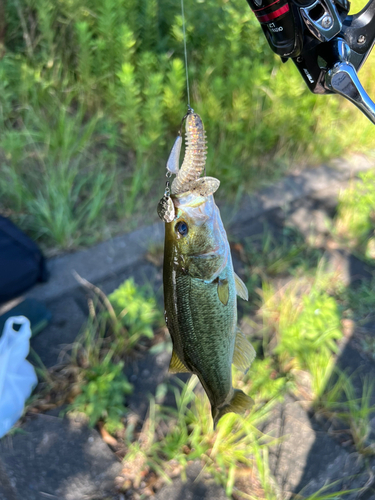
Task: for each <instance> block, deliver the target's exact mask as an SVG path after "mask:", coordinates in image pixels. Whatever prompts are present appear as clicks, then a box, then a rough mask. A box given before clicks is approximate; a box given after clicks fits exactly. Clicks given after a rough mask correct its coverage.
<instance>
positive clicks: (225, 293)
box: [217, 279, 229, 306]
mask: <svg viewBox="0 0 375 500" xmlns="http://www.w3.org/2000/svg"><path fill="white" fill-rule="evenodd" d="M217 293H218V295H219V299H220V302H221V303H222V304H224V305H225V306H226V305H227V304H228V300H229V283H228V280H220V279H219V283H218V285H217Z"/></svg>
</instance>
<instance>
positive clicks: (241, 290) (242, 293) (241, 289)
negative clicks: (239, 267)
mask: <svg viewBox="0 0 375 500" xmlns="http://www.w3.org/2000/svg"><path fill="white" fill-rule="evenodd" d="M234 281H235V283H236V292H237V295H238V296H239V297H241V299H243V300H249V292H248V291H247V288H246V285H245V283H244V282H243V281H242V279H241V278H240V277H239V276H238V275H237V274H236V273H234Z"/></svg>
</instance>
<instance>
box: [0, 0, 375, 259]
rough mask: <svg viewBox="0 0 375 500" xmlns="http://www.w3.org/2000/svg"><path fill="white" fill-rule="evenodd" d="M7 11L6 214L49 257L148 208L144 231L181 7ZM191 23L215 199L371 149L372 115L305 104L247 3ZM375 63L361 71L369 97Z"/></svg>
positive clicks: (171, 128)
mask: <svg viewBox="0 0 375 500" xmlns="http://www.w3.org/2000/svg"><path fill="white" fill-rule="evenodd" d="M5 8H6V19H7V30H6V39H5V45H6V53H5V56H4V57H3V58H2V59H1V60H0V127H1V131H2V133H1V138H0V157H1V160H0V172H1V175H0V178H1V179H2V182H1V184H0V197H1V208H0V209H1V211H2V212H5V213H7V214H8V215H10V216H11V217H12V218H14V219H15V220H16V221H17V222H18V223H19V224H20V225H21V226H22V227H23V228H24V229H25V230H26V231H28V232H30V233H31V234H32V235H33V236H34V237H35V238H38V239H40V241H41V242H42V243H43V244H44V245H45V246H46V247H48V248H53V249H55V250H56V249H72V248H75V247H77V246H81V245H90V244H92V243H93V242H94V241H97V240H99V239H102V238H105V237H108V236H110V235H111V234H112V233H113V232H114V231H120V230H121V229H122V230H123V228H124V225H125V224H127V226H129V224H130V220H131V221H133V220H134V218H135V217H140V214H143V213H145V212H146V213H147V221H148V220H149V211H148V210H145V203H147V205H148V204H149V203H150V204H151V203H152V204H155V205H156V202H157V196H156V195H154V192H153V188H152V185H153V183H154V181H155V177H156V175H157V172H162V171H163V169H164V166H163V163H164V161H165V158H166V156H167V154H168V149H169V147H170V144H171V142H172V141H173V137H174V136H175V134H176V130H177V128H178V124H179V122H180V120H181V116H183V114H184V111H185V110H184V102H186V96H185V88H186V86H185V83H186V82H185V72H184V64H183V49H182V47H183V44H182V37H183V34H182V19H181V15H180V12H179V7H178V5H176V4H175V3H174V2H171V1H170V0H161V1H160V2H159V3H157V2H155V1H154V0H145V1H144V2H143V4H142V5H141V6H140V5H138V4H137V3H136V2H132V1H129V2H127V3H126V5H124V2H123V1H122V0H103V1H100V2H99V1H98V0H82V1H80V2H53V1H52V0H34V1H33V2H31V3H30V2H18V1H17V2H6V7H5ZM160 12H162V13H163V15H162V16H160V15H159V13H160ZM186 16H187V19H191V20H194V19H199V23H190V25H189V29H188V30H187V39H188V40H187V42H188V46H189V47H190V49H189V73H190V78H191V82H192V83H193V85H192V98H193V100H194V107H195V109H197V110H199V113H200V114H201V115H202V117H203V120H204V122H205V124H206V128H207V132H208V138H209V144H210V148H209V150H208V168H207V170H208V173H209V174H210V173H212V174H213V175H215V176H216V177H218V178H219V179H220V180H221V181H222V190H221V191H220V193H219V196H222V197H223V199H227V198H228V195H231V198H232V199H233V197H235V196H236V194H237V193H242V192H244V191H247V190H250V189H254V187H255V186H256V185H259V184H260V183H264V182H269V180H270V179H275V178H277V177H280V175H281V174H282V173H283V172H285V171H286V170H287V169H288V168H290V164H293V163H294V162H298V164H299V165H300V164H301V162H303V163H306V157H308V159H309V162H318V161H321V160H323V159H326V158H329V157H336V156H337V155H339V154H341V153H343V152H344V151H347V150H348V149H350V150H354V151H355V150H358V149H359V150H360V151H361V152H363V151H364V150H366V149H370V148H371V147H372V144H373V143H372V129H371V124H370V123H368V122H367V119H366V118H365V117H363V116H362V115H361V113H360V112H359V111H355V110H354V111H353V108H352V105H351V104H347V103H346V102H344V101H343V100H342V99H340V100H339V99H335V98H334V97H333V98H332V97H331V98H322V97H321V96H315V95H313V94H311V93H310V92H309V91H308V89H307V88H306V86H305V84H304V82H303V81H302V79H301V76H300V75H299V74H298V71H297V69H296V68H294V67H293V65H292V64H291V63H288V64H286V65H283V64H282V63H281V61H280V60H279V59H278V58H275V56H274V54H273V53H272V51H271V50H270V49H269V47H268V45H267V42H266V40H265V38H264V37H263V35H262V33H261V27H260V26H259V23H258V22H257V20H256V18H255V17H254V15H253V14H252V13H251V11H250V9H249V8H248V6H247V5H246V3H245V2H239V3H238V4H235V5H234V4H229V3H228V2H219V3H218V2H217V1H216V0H208V1H205V2H195V3H194V2H193V3H190V4H188V5H187V6H186ZM371 57H373V56H372V55H370V57H369V62H368V64H367V65H366V67H365V68H364V69H363V70H362V81H363V82H364V85H365V86H366V88H367V89H368V91H369V93H370V94H371V93H373V92H372V89H373V88H374V83H373V82H374V81H375V79H374V75H373V72H374V65H373V64H371V61H370V60H371ZM296 102H298V103H299V104H298V106H296V105H295V103H296ZM104 115H105V117H106V118H105V119H104V118H103V116H104ZM353 116H354V117H355V118H354V119H353ZM348 117H350V119H349V118H348ZM337 120H340V123H341V126H340V128H338V127H336V121H337ZM311 131H313V133H311ZM359 145H360V146H359ZM145 200H146V201H145ZM150 206H151V205H150ZM143 220H145V219H144V218H143Z"/></svg>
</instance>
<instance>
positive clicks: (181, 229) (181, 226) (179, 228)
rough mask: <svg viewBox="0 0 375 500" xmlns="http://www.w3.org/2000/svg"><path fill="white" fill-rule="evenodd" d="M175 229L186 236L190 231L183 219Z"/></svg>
mask: <svg viewBox="0 0 375 500" xmlns="http://www.w3.org/2000/svg"><path fill="white" fill-rule="evenodd" d="M175 231H176V232H177V233H178V234H180V235H181V236H186V235H187V234H188V232H189V228H188V225H187V224H186V222H185V221H183V220H182V221H180V222H177V224H176V225H175Z"/></svg>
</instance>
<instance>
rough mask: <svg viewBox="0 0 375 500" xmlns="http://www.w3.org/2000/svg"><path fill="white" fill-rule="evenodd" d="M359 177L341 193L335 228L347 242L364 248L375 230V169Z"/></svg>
mask: <svg viewBox="0 0 375 500" xmlns="http://www.w3.org/2000/svg"><path fill="white" fill-rule="evenodd" d="M359 177H360V180H356V181H353V182H352V183H351V185H350V187H349V188H347V189H346V190H345V191H343V192H342V193H341V194H340V197H339V203H338V207H337V217H336V220H335V228H336V231H337V233H338V234H339V236H340V237H341V238H343V239H344V240H345V241H346V244H348V245H350V246H357V247H362V248H364V247H366V244H367V240H368V238H369V236H370V234H371V232H372V231H374V230H375V211H374V207H375V171H371V170H370V171H368V172H365V173H361V174H359Z"/></svg>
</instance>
